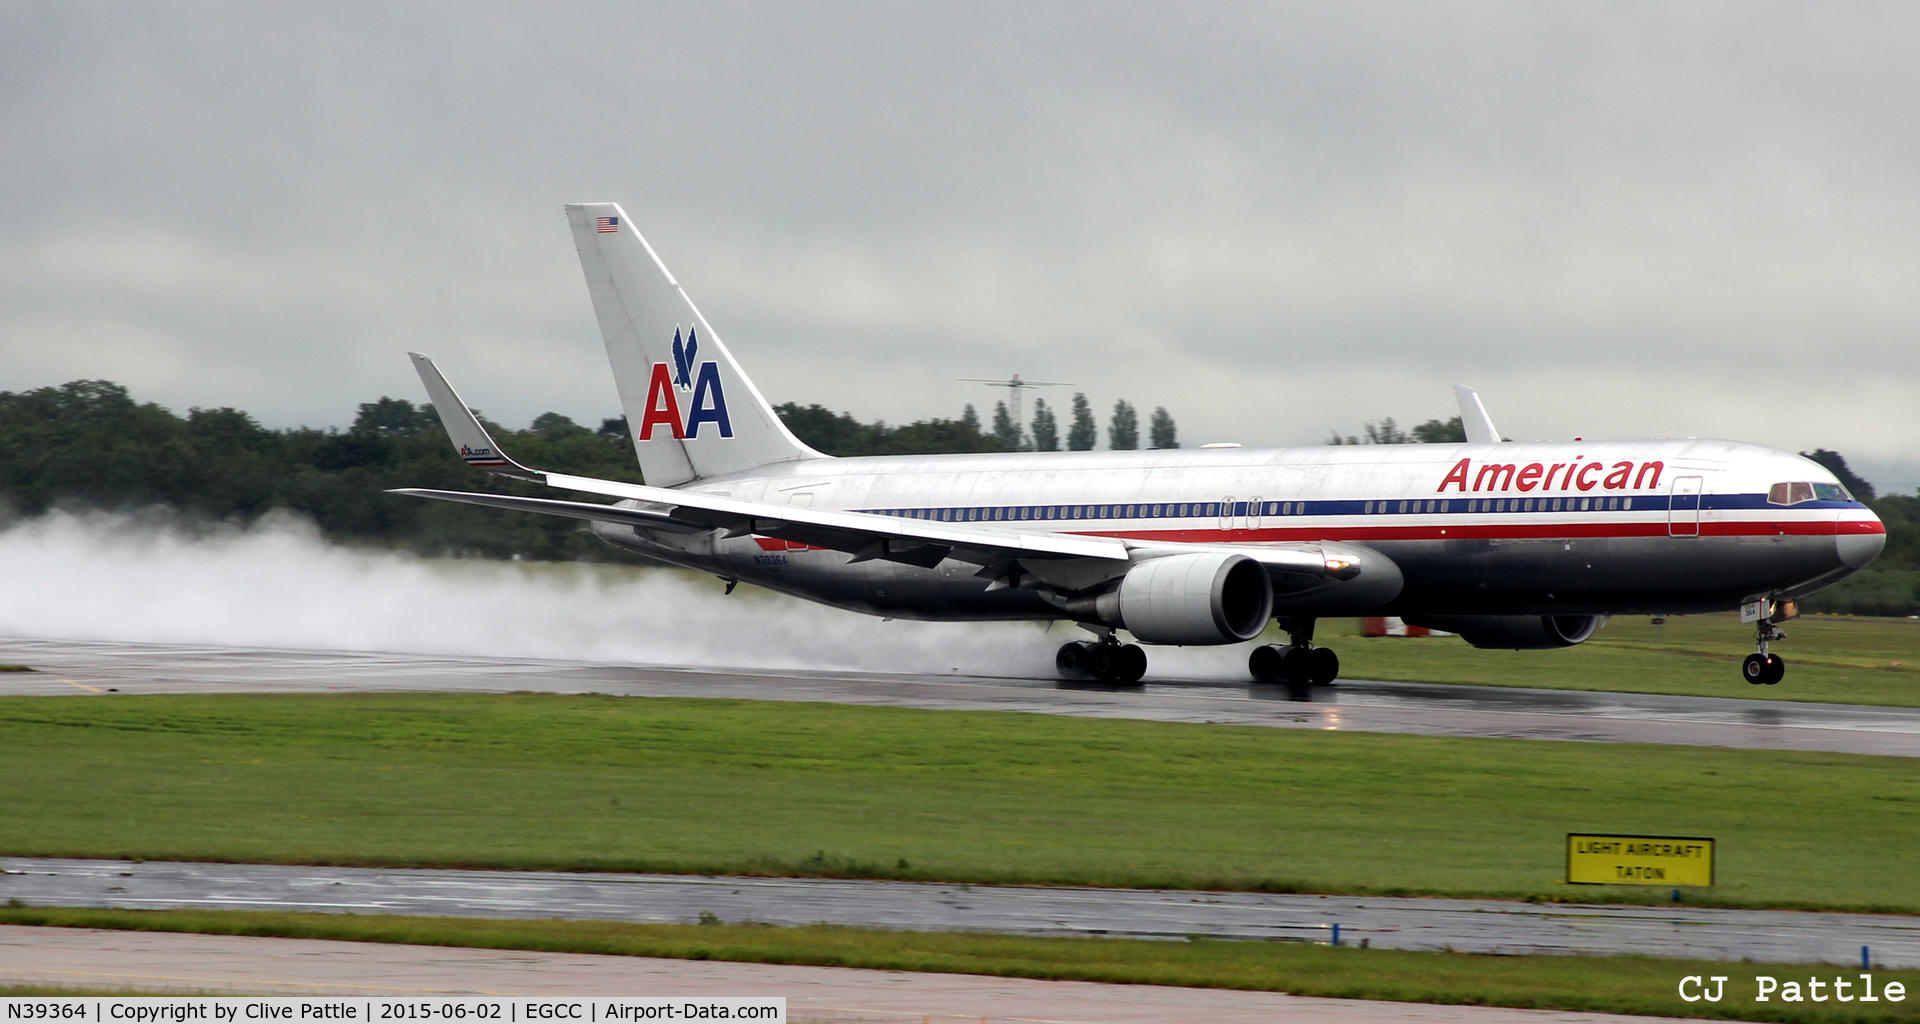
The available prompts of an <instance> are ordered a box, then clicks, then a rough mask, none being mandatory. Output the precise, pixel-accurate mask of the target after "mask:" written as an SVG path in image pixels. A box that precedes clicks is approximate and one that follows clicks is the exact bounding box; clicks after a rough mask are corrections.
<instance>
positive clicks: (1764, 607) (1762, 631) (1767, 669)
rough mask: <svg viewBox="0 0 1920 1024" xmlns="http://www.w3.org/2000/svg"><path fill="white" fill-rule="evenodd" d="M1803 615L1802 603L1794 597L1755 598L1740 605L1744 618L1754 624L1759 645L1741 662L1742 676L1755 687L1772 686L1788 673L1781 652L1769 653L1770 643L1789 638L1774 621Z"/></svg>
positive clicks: (1754, 631)
mask: <svg viewBox="0 0 1920 1024" xmlns="http://www.w3.org/2000/svg"><path fill="white" fill-rule="evenodd" d="M1799 617H1800V605H1799V603H1798V602H1796V601H1792V600H1785V599H1782V600H1775V599H1773V598H1770V597H1755V598H1750V599H1748V601H1747V602H1746V603H1745V604H1742V605H1741V606H1740V621H1741V622H1751V623H1753V644H1754V646H1755V647H1756V648H1758V650H1756V651H1755V652H1754V653H1752V654H1749V655H1747V658H1746V660H1745V661H1743V662H1741V663H1740V678H1742V679H1745V680H1746V681H1747V682H1749V683H1752V684H1754V685H1755V686H1772V685H1773V684H1774V683H1777V682H1779V681H1780V679H1781V677H1782V676H1785V675H1786V674H1787V663H1786V662H1784V661H1781V660H1780V656H1779V655H1778V654H1772V653H1769V652H1768V651H1767V645H1768V644H1770V643H1772V642H1774V641H1775V640H1785V639H1786V638H1787V634H1786V632H1785V631H1784V630H1782V629H1780V628H1779V627H1778V626H1776V625H1774V623H1776V622H1786V621H1788V620H1791V619H1797V618H1799Z"/></svg>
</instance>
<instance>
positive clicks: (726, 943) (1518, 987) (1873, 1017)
mask: <svg viewBox="0 0 1920 1024" xmlns="http://www.w3.org/2000/svg"><path fill="white" fill-rule="evenodd" d="M0 923H8V924H38V925H56V926H65V927H78V928H120V929H135V930H149V931H183V932H201V933H213V934H229V935H271V936H294V937H299V938H313V939H344V940H352V941H363V942H404V943H411V944H416V945H440V946H469V947H481V948H492V949H528V950H540V951H543V952H568V953H601V954H616V955H627V956H655V957H672V958H677V959H691V960H735V961H746V962H752V963H779V964H812V965H821V966H832V967H866V968H876V969H882V970H905V971H939V972H946V973H957V974H984V975H993V976H999V977H1017V978H1041V979H1048V980H1068V979H1070V980H1076V981H1104V982H1118V983H1131V984H1151V985H1187V986H1195V987H1205V988H1232V989H1251V990H1261V991H1277V992H1290V993H1293V994H1296V995H1309V996H1334V997H1344V998H1355V999H1391V1000H1402V1001H1407V1002H1425V1003H1458V1004H1470V1005H1482V1006H1517V1007H1529V1008H1537V1009H1557V1010H1579V1011H1586V1012H1610V1013H1633V1014H1645V1015H1663V1016H1676V1017H1679V1016H1688V1017H1709V1018H1719V1019H1732V1020H1761V1021H1805V1022H1809V1024H1814V1022H1826V1021H1832V1022H1836V1024H1837V1022H1843V1021H1844V1022H1862V1024H1865V1022H1879V1021H1887V1022H1893V1021H1915V1020H1920V971H1875V972H1874V973H1873V977H1874V983H1875V985H1874V987H1875V990H1876V991H1877V992H1882V993H1884V992H1885V989H1884V987H1883V986H1884V985H1885V984H1886V983H1887V982H1898V983H1900V984H1902V985H1903V986H1905V988H1906V990H1907V991H1908V992H1909V993H1912V995H1910V996H1909V997H1908V998H1907V999H1905V1000H1903V1001H1901V1002H1889V1001H1886V1000H1885V999H1882V1000H1881V1001H1879V1002H1878V1003H1877V1004H1867V1005H1862V1004H1861V1003H1859V1002H1853V1003H1837V1002H1835V1001H1833V1000H1828V1001H1826V1002H1824V1003H1813V1002H1800V1003H1783V1002H1781V1001H1780V999H1779V996H1778V994H1775V996H1774V997H1773V998H1771V999H1770V1000H1769V1001H1768V1002H1766V1003H1759V1002H1756V1001H1755V1000H1754V998H1753V996H1754V994H1755V991H1756V985H1755V982H1754V980H1753V979H1754V977H1755V976H1757V975H1767V976H1770V977H1774V978H1777V979H1780V980H1782V981H1785V980H1790V979H1791V980H1798V981H1801V982H1802V983H1804V982H1805V980H1806V979H1807V978H1808V977H1810V976H1817V977H1819V978H1821V979H1822V981H1823V982H1830V981H1831V979H1832V978H1834V977H1836V976H1844V977H1845V978H1846V979H1847V981H1848V982H1849V984H1850V985H1852V986H1853V987H1854V990H1855V992H1856V994H1857V991H1858V970H1857V968H1855V969H1852V970H1838V969H1835V968H1833V967H1818V968H1815V967H1809V966H1806V965H1800V966H1789V965H1764V964H1752V963H1741V964H1727V963H1717V962H1708V961H1692V960H1661V959H1655V958H1652V957H1624V956H1609V957H1588V956H1475V955H1469V954H1462V953H1415V952H1406V951H1400V950H1379V949H1373V950H1369V949H1355V948H1353V947H1341V948H1334V947H1330V946H1322V945H1307V944H1304V943H1292V942H1215V941H1205V940H1200V941H1190V942H1150V941H1140V940H1128V939H1078V938H1040V937H1032V936H1014V935H980V934H969V933H965V932H889V931H871V930H865V929H858V928H834V927H824V926H816V927H811V928H771V927H766V926H757V925H727V924H720V925H642V924H624V923H617V922H609V921H492V920H470V919H452V918H432V917H390V916H382V915H345V914H268V913H249V912H244V911H159V912H156V911H111V910H104V911H103V910H62V909H4V910H0ZM1689 975H1698V976H1701V977H1710V976H1713V975H1722V976H1726V977H1727V978H1728V982H1727V986H1726V989H1725V996H1726V997H1725V998H1724V999H1722V1000H1721V1001H1720V1002H1718V1003H1711V1002H1706V1001H1699V1002H1692V1003H1688V1002H1685V1001H1683V1000H1681V999H1680V997H1679V994H1678V985H1679V981H1680V979H1681V978H1684V977H1687V976H1689ZM0 994H4V993H0ZM22 994H26V993H22ZM36 994H37V993H36Z"/></svg>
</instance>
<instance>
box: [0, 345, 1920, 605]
mask: <svg viewBox="0 0 1920 1024" xmlns="http://www.w3.org/2000/svg"><path fill="white" fill-rule="evenodd" d="M1071 408H1072V418H1071V420H1070V421H1069V425H1068V429H1067V432H1066V438H1065V441H1066V443H1067V450H1070V451H1086V450H1089V449H1091V448H1092V447H1093V446H1094V444H1095V443H1096V441H1097V439H1098V434H1097V430H1096V426H1095V424H1094V421H1093V416H1092V411H1091V408H1090V403H1088V402H1087V401H1086V399H1085V396H1084V395H1078V394H1076V395H1075V396H1074V401H1073V403H1072V407H1071ZM777 411H778V412H779V414H780V417H781V419H782V420H783V421H785V422H786V423H787V425H788V427H789V428H790V429H792V430H793V432H794V434H795V435H796V436H798V437H799V438H800V439H801V440H802V441H805V442H806V443H807V444H809V445H811V446H812V447H814V448H816V449H818V450H819V451H821V452H824V453H826V454H828V455H840V456H852V455H921V454H940V453H946V452H993V451H1008V450H1013V449H1015V448H1016V447H1021V446H1024V445H1026V444H1029V443H1030V444H1031V446H1032V448H1033V449H1034V450H1039V451H1053V450H1059V449H1058V448H1057V446H1056V447H1045V445H1046V444H1047V443H1048V441H1049V438H1048V436H1047V429H1046V428H1047V425H1048V424H1047V421H1046V420H1045V419H1044V418H1043V417H1042V413H1043V412H1045V413H1046V415H1047V416H1051V415H1052V410H1050V409H1045V408H1044V407H1043V406H1042V405H1041V404H1040V403H1037V402H1036V403H1035V409H1034V422H1035V423H1036V424H1037V425H1038V426H1039V428H1040V429H1037V430H1035V431H1034V432H1033V434H1032V436H1031V437H1026V436H1022V437H1020V438H1019V439H1017V440H1015V439H1013V438H1011V436H1010V434H1002V433H1000V432H998V431H993V432H984V431H982V430H981V427H980V422H979V416H978V414H977V413H976V412H975V411H974V410H973V409H972V407H971V406H969V407H968V408H967V409H966V410H965V411H963V412H962V414H961V415H960V416H959V417H958V418H957V419H927V420H917V421H914V422H912V423H907V424H903V425H899V426H890V425H888V424H886V423H882V422H870V423H862V422H860V421H859V420H857V419H855V418H854V417H853V416H852V415H850V414H848V413H844V412H833V411H831V410H829V409H827V408H826V407H824V406H821V405H806V406H802V405H799V404H797V403H787V404H785V405H781V406H779V407H778V408H777ZM1164 411H1165V410H1164V409H1156V410H1155V415H1154V417H1153V419H1152V421H1150V440H1149V444H1151V445H1152V446H1154V447H1162V448H1172V447H1177V444H1178V442H1177V440H1176V438H1175V436H1174V427H1173V421H1172V417H1171V416H1166V417H1164V422H1165V430H1164V433H1161V432H1158V431H1156V430H1154V429H1153V425H1157V424H1158V423H1160V421H1161V420H1162V417H1161V416H1160V415H1159V414H1160V413H1163V412H1164ZM1008 418H1009V419H1011V417H1008ZM481 419H482V422H483V423H485V424H486V425H487V429H488V430H489V431H491V432H492V433H493V436H494V438H495V439H496V440H498V441H499V442H500V444H501V445H502V446H503V447H504V448H505V449H506V450H507V451H508V452H510V453H512V454H513V456H514V457H515V458H516V459H519V460H520V461H521V462H523V463H526V464H528V465H532V466H537V467H540V468H543V469H550V470H553V471H555V472H563V473H572V474H577V475H581V476H595V477H600V478H603V479H608V480H623V481H628V482H633V483H639V482H642V480H641V476H640V471H639V466H638V464H637V462H636V460H635V458H634V454H633V444H632V442H631V440H629V435H628V431H627V423H626V419H625V418H624V417H614V418H611V419H605V420H602V421H601V422H600V424H599V425H598V426H597V427H593V428H589V427H586V426H583V425H580V424H578V423H575V422H574V421H573V420H571V419H569V418H567V417H566V416H562V415H560V414H559V413H552V412H549V413H544V414H542V415H540V416H538V417H536V418H535V419H534V420H533V422H532V423H530V424H529V425H528V426H527V428H526V429H524V430H514V429H511V428H508V427H505V426H503V425H501V424H498V423H494V422H492V421H490V420H487V419H486V418H485V417H484V416H482V417H481ZM1458 422H1459V421H1458V420H1454V421H1452V422H1451V423H1444V422H1441V421H1438V420H1433V421H1429V422H1428V423H1424V424H1421V425H1420V426H1419V427H1415V428H1414V429H1412V430H1410V431H1405V432H1402V431H1400V430H1399V429H1398V428H1397V427H1395V426H1394V423H1393V421H1392V420H1391V419H1386V420H1381V421H1379V422H1378V423H1377V424H1374V423H1370V424H1368V427H1369V429H1368V431H1367V433H1366V438H1367V440H1366V441H1361V440H1360V438H1359V435H1355V436H1354V437H1353V438H1342V439H1340V443H1342V444H1346V443H1356V444H1358V443H1375V444H1400V443H1437V442H1443V441H1447V440H1455V441H1457V440H1461V439H1462V438H1460V437H1455V436H1453V434H1452V433H1450V432H1449V431H1450V430H1452V429H1455V428H1457V426H1458ZM1435 425H1437V427H1436V426H1435ZM1428 428H1433V429H1428ZM1053 429H1054V430H1055V431H1057V430H1058V426H1057V424H1056V425H1055V426H1054V428H1053ZM1138 430H1139V420H1138V416H1137V415H1136V414H1134V412H1133V406H1132V405H1130V404H1128V403H1126V402H1124V401H1122V402H1116V403H1115V405H1114V409H1113V414H1112V416H1111V417H1110V418H1109V421H1108V425H1107V433H1108V435H1109V436H1108V439H1107V440H1108V444H1109V446H1110V447H1113V448H1116V449H1119V450H1125V449H1126V448H1127V447H1129V446H1137V445H1138V441H1139V437H1138ZM1130 431H1131V433H1129V432H1130ZM1803 454H1805V455H1806V456H1807V457H1808V458H1811V459H1813V460H1814V461H1816V462H1819V463H1821V464H1822V465H1825V466H1827V467H1828V468H1829V469H1831V470H1832V471H1833V472H1834V475H1835V476H1836V477H1838V478H1839V479H1840V481H1841V482H1842V483H1844V484H1846V486H1847V488H1848V489H1849V490H1851V491H1852V492H1853V493H1854V494H1855V495H1857V496H1859V497H1860V498H1862V499H1863V500H1866V501H1868V503H1869V504H1870V505H1871V507H1872V508H1873V510H1874V511H1875V512H1876V513H1877V514H1878V515H1879V516H1880V518H1881V519H1882V520H1883V521H1885V523H1886V524H1887V549H1886V553H1885V554H1883V555H1882V556H1881V558H1880V560H1879V561H1878V562H1876V563H1875V565H1874V570H1873V571H1869V572H1867V573H1862V574H1860V576H1859V577H1856V578H1855V579H1854V580H1849V581H1847V582H1845V583H1842V584H1841V585H1840V586H1839V587H1836V588H1834V589H1832V590H1829V591H1825V592H1823V593H1822V594H1820V595H1816V596H1815V598H1814V599H1813V600H1812V601H1809V602H1808V605H1807V607H1808V608H1809V609H1810V610H1815V611H1820V610H1829V611H1854V612H1858V613H1861V614H1902V615H1904V614H1912V613H1914V612H1915V611H1920V608H1916V607H1915V605H1916V602H1920V591H1917V590H1916V583H1920V496H1913V495H1901V494H1889V495H1876V493H1875V490H1874V488H1873V485H1872V484H1870V483H1868V482H1867V481H1865V480H1863V479H1861V478H1860V477H1859V476H1858V475H1857V474H1855V473H1853V472H1852V470H1851V469H1850V468H1849V467H1848V466H1847V463H1846V459H1845V458H1844V457H1843V456H1841V455H1840V454H1839V453H1837V452H1832V451H1828V450H1826V449H1824V448H1818V449H1815V450H1813V451H1811V452H1805V453H1803ZM394 487H434V488H442V489H446V490H469V491H487V492H493V493H502V494H521V495H528V496H543V495H548V494H549V492H548V489H547V488H545V487H543V486H541V485H538V484H533V483H528V482H525V481H517V480H509V479H506V478H504V477H497V476H493V475H490V474H486V473H480V472H477V471H475V470H473V469H471V468H469V467H468V466H467V465H466V464H465V463H463V462H462V461H461V460H460V459H459V457H458V456H456V455H455V454H454V452H453V446H452V444H451V443H450V442H449V441H448V440H447V436H446V433H445V431H444V430H443V429H442V428H441V426H440V421H439V418H438V417H437V416H435V415H434V413H433V409H432V407H431V406H427V405H415V404H414V403H412V402H409V401H407V400H405V399H399V398H381V399H378V400H377V401H373V402H367V403H364V404H362V405H360V406H359V408H358V410H357V411H356V414H355V415H354V418H353V423H352V425H351V426H349V427H348V428H347V429H345V430H339V429H315V428H311V427H294V428H288V429H270V428H267V427H263V426H261V425H260V423H259V422H258V421H257V420H256V419H254V417H253V416H251V415H250V414H248V413H246V412H242V411H240V410H238V409H232V408H219V409H200V408H194V409H190V410H188V412H187V414H186V415H185V416H180V415H177V414H175V413H173V412H171V411H169V410H168V409H166V408H164V407H162V406H160V405H157V404H155V403H152V402H144V403H143V402H138V401H136V400H135V399H134V398H133V397H132V395H130V394H129V393H128V391H127V389H126V388H124V387H122V386H120V385H118V384H115V383H112V382H110V381H101V380H81V381H73V382H71V383H68V384H63V385H59V386H57V387H45V388H38V389H35V390H31V391H22V392H0V513H4V515H5V517H7V518H14V517H18V516H29V515H38V514H41V513H44V512H46V511H48V510H50V509H54V508H62V507H65V508H74V509H109V510H144V509H148V508H152V507H156V506H160V507H166V508H171V509H174V510H176V511H177V512H179V513H181V514H182V515H183V516H185V517H186V518H187V519H188V520H190V521H192V520H198V521H205V522H218V521H227V522H240V523H250V522H252V521H254V520H256V519H258V518H259V517H260V516H263V515H265V514H267V513H269V512H271V511H273V510H276V509H284V510H287V511H290V512H294V513H297V514H299V515H301V516H304V517H306V518H307V519H310V520H311V521H312V522H313V523H314V524H315V525H316V526H317V527H318V528H319V530H320V532H321V533H322V534H323V535H324V536H326V537H328V538H329V539H332V540H336V541H345V542H350V543H356V544H374V545H385V546H390V547H395V548H401V549H406V550H411V551H416V552H419V553H422V554H428V555H460V556H469V557H488V558H506V557H510V556H519V557H525V558H535V559H547V560H562V561H571V560H595V561H619V560H630V559H631V558H633V557H634V556H630V555H626V554H623V553H621V552H619V551H618V550H616V549H614V548H612V547H610V546H608V545H605V544H602V543H600V542H599V541H598V540H596V539H594V538H593V537H592V536H591V535H590V534H588V533H586V532H585V530H584V529H583V528H582V527H581V526H580V524H578V523H576V522H574V521H573V520H568V519H560V518H557V517H553V516H540V515H532V514H528V513H519V512H506V511H501V510H497V509H483V508H476V507H474V506H470V505H456V504H453V503H451V502H441V501H423V500H421V499H418V498H406V497H401V496H397V495H391V494H387V493H385V492H386V490H387V489H388V488H394ZM1894 573H1901V574H1905V575H1902V576H1899V577H1895V576H1894V575H1892V574H1894ZM1909 576H1910V577H1912V578H1913V579H1914V580H1915V581H1916V583H1905V582H1902V581H1904V580H1906V579H1907V578H1908V577H1909Z"/></svg>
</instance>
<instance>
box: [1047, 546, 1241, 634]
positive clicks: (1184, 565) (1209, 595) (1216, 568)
mask: <svg viewBox="0 0 1920 1024" xmlns="http://www.w3.org/2000/svg"><path fill="white" fill-rule="evenodd" d="M1067 611H1069V612H1071V613H1073V614H1075V615H1076V616H1078V617H1080V618H1083V619H1086V620H1090V621H1094V622H1099V623H1102V624H1103V625H1108V626H1113V627H1116V628H1119V629H1125V630H1126V631H1127V632H1129V633H1132V634H1133V635H1134V636H1135V637H1138V638H1139V639H1140V640H1141V641H1142V642H1143V643H1149V644H1193V645H1202V644H1237V643H1240V642H1242V641H1246V640H1251V639H1253V638H1254V637H1256V636H1259V635H1260V633H1261V631H1262V630H1264V629H1266V628H1267V620H1268V619H1269V618H1271V617H1272V616H1273V584H1272V583H1271V582H1270V581H1269V580H1268V579H1267V571H1266V570H1265V569H1263V568H1261V567H1260V563H1258V562H1256V561H1254V560H1253V559H1251V558H1248V557H1247V556H1245V555H1236V554H1233V553H1232V552H1227V551H1200V552H1195V553H1193V554H1188V555H1167V556H1165V557H1161V558H1153V559H1149V560H1147V561H1145V562H1141V563H1140V564H1138V565H1136V566H1134V567H1133V568H1131V569H1128V570H1127V574H1126V575H1125V576H1122V577H1121V578H1120V584H1119V586H1117V587H1115V588H1113V589H1111V590H1108V591H1107V592H1106V593H1103V594H1100V595H1099V596H1097V597H1082V598H1077V599H1075V600H1074V601H1071V602H1069V603H1068V605H1067Z"/></svg>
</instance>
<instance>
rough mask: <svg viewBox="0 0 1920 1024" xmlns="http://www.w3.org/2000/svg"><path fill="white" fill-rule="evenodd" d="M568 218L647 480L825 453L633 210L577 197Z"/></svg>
mask: <svg viewBox="0 0 1920 1024" xmlns="http://www.w3.org/2000/svg"><path fill="white" fill-rule="evenodd" d="M567 220H568V222H569V223H570V224H572V226H573V244H574V248H576V249H578V250H579V251H580V269H582V270H584V271H585V272H586V275H587V291H588V292H589V293H591V294H592V296H593V311H594V313H595V314H596V315H597V316H598V317H599V319H600V334H601V336H602V337H603V338H605V339H606V343H607V360H608V361H609V362H611V363H612V364H613V379H614V383H615V384H617V385H618V386H619V388H620V404H621V405H622V406H623V407H624V408H625V409H626V412H627V428H628V429H629V430H630V431H631V432H632V434H633V448H634V451H635V452H637V453H638V454H639V456H640V472H641V473H643V474H645V476H646V479H647V483H649V484H651V485H653V486H655V487H672V486H674V485H675V484H680V483H685V482H686V481H688V480H697V479H699V478H701V477H709V476H719V475H721V474H724V473H732V472H737V471H739V470H743V469H752V468H753V467H755V466H764V465H767V464H769V463H774V462H790V461H793V460H795V459H818V458H825V457H826V456H823V455H821V454H820V453H819V452H816V451H814V450H813V449H811V448H808V447H807V446H806V445H804V444H801V443H800V440H799V439H798V438H796V437H794V436H793V434H792V432H790V431H789V430H787V427H786V424H784V423H782V422H780V417H778V416H776V415H774V412H773V407H772V406H769V405H768V404H767V400H766V399H765V398H763V397H761V395H760V392H759V390H758V389H756V388H755V387H754V386H753V382H752V381H750V380H748V379H747V375H746V374H745V373H744V372H742V371H741V369H740V364H739V363H736V362H734V360H733V354H732V353H730V352H728V351H727V347H726V346H725V345H723V344H721V342H720V336H719V335H717V334H715V333H714V332H713V328H711V327H709V326H708V325H707V321H706V318H704V317H702V316H701V315H700V311H699V310H697V309H695V308H694V307H693V300H691V299H689V298H687V293H686V292H685V291H683V290H681V288H680V283H679V282H677V281H675V280H674V279H673V275H672V274H670V273H668V272H667V267H666V264H664V263H661V262H660V257H658V256H656V255H654V252H653V247H652V246H650V245H648V244H647V240H646V239H644V238H642V237H640V233H639V232H637V231H635V230H634V229H633V225H632V223H631V222H630V221H628V220H627V214H626V211H624V210H622V209H620V207H619V206H618V205H617V204H614V203H584V204H580V205H568V206H567Z"/></svg>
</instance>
